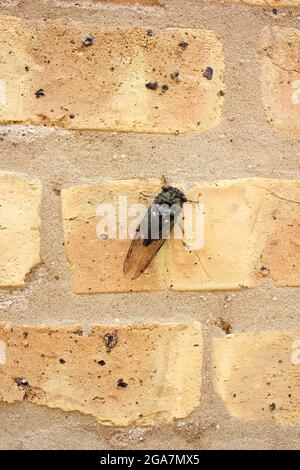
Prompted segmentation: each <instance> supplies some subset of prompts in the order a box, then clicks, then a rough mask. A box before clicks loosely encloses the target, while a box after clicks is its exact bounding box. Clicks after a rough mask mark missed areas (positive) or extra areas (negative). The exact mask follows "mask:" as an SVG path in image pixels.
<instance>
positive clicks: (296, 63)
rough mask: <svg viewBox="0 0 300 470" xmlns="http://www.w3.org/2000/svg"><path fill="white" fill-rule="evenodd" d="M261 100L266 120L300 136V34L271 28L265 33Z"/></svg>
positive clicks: (265, 30) (289, 29)
mask: <svg viewBox="0 0 300 470" xmlns="http://www.w3.org/2000/svg"><path fill="white" fill-rule="evenodd" d="M261 86H262V97H263V102H264V106H265V110H266V116H267V120H268V121H269V122H270V123H271V124H272V125H273V126H274V127H276V128H278V129H280V130H282V131H285V132H288V133H289V134H293V135H299V134H300V31H299V30H297V29H291V28H282V29H281V28H278V27H272V28H271V27H268V28H265V29H264V33H263V52H262V76H261Z"/></svg>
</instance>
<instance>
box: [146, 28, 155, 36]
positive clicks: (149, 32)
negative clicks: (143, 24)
mask: <svg viewBox="0 0 300 470" xmlns="http://www.w3.org/2000/svg"><path fill="white" fill-rule="evenodd" d="M147 36H150V37H151V36H154V31H153V29H148V30H147Z"/></svg>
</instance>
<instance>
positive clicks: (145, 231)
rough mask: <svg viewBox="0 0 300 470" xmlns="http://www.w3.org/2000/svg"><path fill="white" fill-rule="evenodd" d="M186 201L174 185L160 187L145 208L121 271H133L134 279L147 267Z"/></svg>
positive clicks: (168, 236)
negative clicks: (145, 211) (159, 191)
mask: <svg viewBox="0 0 300 470" xmlns="http://www.w3.org/2000/svg"><path fill="white" fill-rule="evenodd" d="M186 201H187V198H186V196H185V195H184V193H183V192H182V191H180V190H179V189H177V188H174V187H173V186H163V187H162V192H161V193H159V194H158V195H157V196H156V197H155V199H154V201H153V203H152V204H151V206H150V207H149V208H148V211H147V213H146V214H145V216H144V218H143V220H142V221H141V223H140V225H139V227H137V230H136V233H135V237H134V239H133V241H132V243H131V245H130V248H129V250H128V253H127V256H126V259H125V262H124V272H125V273H127V272H129V271H134V273H133V279H134V278H137V277H138V276H139V275H140V274H141V273H142V272H144V271H145V269H146V268H147V267H148V266H149V264H150V263H151V261H152V260H153V258H154V257H155V255H156V253H157V252H158V251H159V249H160V248H161V247H162V245H163V244H164V242H165V240H166V239H169V238H170V233H171V231H172V229H173V227H174V223H175V221H176V219H177V217H178V216H179V214H180V212H181V209H182V206H183V203H184V202H186Z"/></svg>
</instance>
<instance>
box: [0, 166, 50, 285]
mask: <svg viewBox="0 0 300 470" xmlns="http://www.w3.org/2000/svg"><path fill="white" fill-rule="evenodd" d="M40 199H41V184H40V183H39V182H38V181H32V180H28V179H25V178H23V177H20V176H18V175H15V174H12V173H7V172H4V171H0V286H1V287H8V286H21V285H23V284H24V279H25V276H26V274H27V273H28V272H29V271H30V270H31V269H32V268H33V267H34V266H35V265H37V264H38V263H39V261H40V255H39V251H40V235H39V229H40V218H39V207H40Z"/></svg>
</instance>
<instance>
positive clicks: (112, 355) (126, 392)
mask: <svg viewBox="0 0 300 470" xmlns="http://www.w3.org/2000/svg"><path fill="white" fill-rule="evenodd" d="M0 326H1V327H0V340H1V341H2V344H3V345H5V348H2V351H3V350H4V351H5V352H4V353H2V356H1V358H0V359H1V361H0V362H1V364H0V397H1V401H6V402H8V403H13V402H16V401H22V400H27V401H30V402H33V403H36V404H38V405H46V406H49V407H50V408H61V409H62V410H65V411H80V412H82V413H85V414H88V415H92V416H94V417H95V418H96V419H97V420H98V421H99V422H100V423H101V424H105V425H109V426H114V425H115V426H127V425H129V424H132V423H136V424H139V425H151V424H153V423H155V422H160V421H171V420H173V419H174V418H182V417H184V416H186V415H188V414H189V413H190V412H192V411H193V410H194V409H195V408H196V407H197V406H198V405H199V400H200V388H201V363H202V339H201V333H200V324H199V323H193V324H175V323H161V324H139V325H127V326H119V325H118V326H116V325H106V326H104V325H101V326H94V327H93V328H92V331H91V333H90V334H89V335H88V336H84V335H83V336H82V333H81V330H80V327H79V326H74V327H73V328H70V327H65V328H50V327H33V326H30V327H29V326H28V327H27V326H13V327H11V326H10V325H8V324H3V323H2V324H1V325H0ZM107 335H109V336H112V335H113V340H110V339H109V337H108V336H107ZM99 361H104V362H99ZM118 384H119V385H118ZM122 385H123V386H122Z"/></svg>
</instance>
